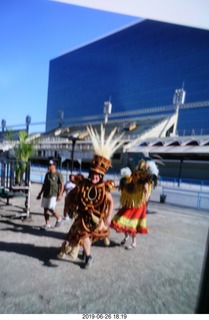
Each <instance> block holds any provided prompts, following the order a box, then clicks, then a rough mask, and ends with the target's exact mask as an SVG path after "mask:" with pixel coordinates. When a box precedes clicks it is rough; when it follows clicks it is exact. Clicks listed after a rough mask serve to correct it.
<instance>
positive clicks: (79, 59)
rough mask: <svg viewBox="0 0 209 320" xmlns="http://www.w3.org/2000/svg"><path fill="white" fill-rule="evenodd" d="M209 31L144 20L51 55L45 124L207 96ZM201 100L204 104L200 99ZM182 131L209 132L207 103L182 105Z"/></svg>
mask: <svg viewBox="0 0 209 320" xmlns="http://www.w3.org/2000/svg"><path fill="white" fill-rule="evenodd" d="M208 57H209V31H207V30H201V29H196V28H191V27H184V26H179V25H174V24H169V23H163V22H156V21H151V20H144V21H142V22H139V23H137V24H134V25H132V26H130V27H128V28H125V29H123V30H121V31H118V32H116V33H114V34H111V35H109V36H107V37H105V38H102V39H100V40H97V41H95V42H92V43H90V44H88V45H85V46H83V47H80V48H78V49H76V50H73V51H71V52H69V53H66V54H64V55H62V56H60V57H58V58H56V59H53V60H52V61H50V72H49V87H48V101H47V117H46V130H47V131H48V130H51V129H53V128H56V127H57V126H58V113H59V112H60V111H61V112H63V113H62V115H63V116H64V118H63V119H62V121H63V123H65V124H66V125H67V124H68V122H69V121H70V120H71V119H73V118H82V117H88V116H94V115H98V114H102V112H103V104H104V101H107V100H109V99H110V98H111V102H112V112H113V113H115V112H116V113H117V112H123V111H129V110H137V109H142V108H153V107H158V106H169V105H172V100H173V95H174V91H175V89H177V88H182V86H183V87H184V89H185V91H186V103H193V102H200V101H208V100H209V64H208ZM200 105H201V104H200ZM177 132H178V133H179V134H180V135H183V134H184V135H190V134H192V133H194V134H198V135H199V134H209V107H208V106H206V107H198V108H191V109H186V110H184V109H181V110H180V113H179V122H178V128H177Z"/></svg>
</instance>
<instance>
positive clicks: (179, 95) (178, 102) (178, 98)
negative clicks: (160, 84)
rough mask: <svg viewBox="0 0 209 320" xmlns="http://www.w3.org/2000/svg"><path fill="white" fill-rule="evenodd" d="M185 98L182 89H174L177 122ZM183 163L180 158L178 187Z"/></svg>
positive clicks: (174, 131) (174, 130)
mask: <svg viewBox="0 0 209 320" xmlns="http://www.w3.org/2000/svg"><path fill="white" fill-rule="evenodd" d="M185 97H186V92H185V91H184V89H176V90H175V93H174V96H173V104H174V105H175V106H176V113H177V121H178V116H179V107H180V106H182V105H183V104H184V102H185ZM177 121H176V123H175V128H174V129H173V133H174V135H176V127H177ZM183 162H184V159H183V157H182V158H181V160H180V165H179V176H178V186H180V181H181V172H182V166H183Z"/></svg>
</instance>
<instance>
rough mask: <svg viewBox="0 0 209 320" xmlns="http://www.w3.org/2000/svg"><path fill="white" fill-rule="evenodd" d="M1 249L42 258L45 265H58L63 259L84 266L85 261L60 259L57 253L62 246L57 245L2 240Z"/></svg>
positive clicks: (54, 266) (0, 242)
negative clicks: (41, 245) (45, 245)
mask: <svg viewBox="0 0 209 320" xmlns="http://www.w3.org/2000/svg"><path fill="white" fill-rule="evenodd" d="M0 251H5V252H15V253H17V254H22V255H24V256H28V257H31V258H35V259H38V260H40V261H41V262H42V263H43V266H45V267H53V268H56V267H58V264H56V263H55V262H56V261H57V262H58V261H63V262H69V263H73V264H77V265H78V266H80V267H81V266H82V265H83V262H80V261H72V260H69V259H58V258H57V255H58V253H59V251H60V248H57V247H38V246H35V245H33V244H26V243H14V242H11V243H8V242H3V241H0ZM51 260H55V262H54V261H53V262H52V261H51Z"/></svg>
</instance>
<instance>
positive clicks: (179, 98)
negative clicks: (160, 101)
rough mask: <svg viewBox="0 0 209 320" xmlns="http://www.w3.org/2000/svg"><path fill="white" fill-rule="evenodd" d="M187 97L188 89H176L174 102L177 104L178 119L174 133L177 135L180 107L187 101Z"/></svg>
mask: <svg viewBox="0 0 209 320" xmlns="http://www.w3.org/2000/svg"><path fill="white" fill-rule="evenodd" d="M185 98H186V91H184V89H176V90H175V92H174V96H173V104H174V105H175V106H176V115H177V120H176V123H175V127H174V129H173V134H174V135H176V128H177V123H178V116H179V107H180V106H182V105H183V104H184V102H185Z"/></svg>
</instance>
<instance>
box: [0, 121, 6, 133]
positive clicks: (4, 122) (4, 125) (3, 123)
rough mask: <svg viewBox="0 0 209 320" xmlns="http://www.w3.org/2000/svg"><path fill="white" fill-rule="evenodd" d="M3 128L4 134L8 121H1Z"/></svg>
mask: <svg viewBox="0 0 209 320" xmlns="http://www.w3.org/2000/svg"><path fill="white" fill-rule="evenodd" d="M1 127H2V132H4V131H5V129H6V120H5V119H2V120H1Z"/></svg>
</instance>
